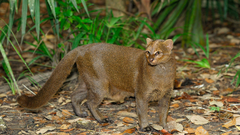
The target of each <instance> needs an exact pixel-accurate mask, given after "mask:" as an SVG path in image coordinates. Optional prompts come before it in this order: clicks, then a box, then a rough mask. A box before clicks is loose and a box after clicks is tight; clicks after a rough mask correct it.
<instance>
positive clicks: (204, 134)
mask: <svg viewBox="0 0 240 135" xmlns="http://www.w3.org/2000/svg"><path fill="white" fill-rule="evenodd" d="M195 135H209V134H208V131H207V130H205V129H204V128H203V127H202V126H200V127H198V128H197V129H196V131H195Z"/></svg>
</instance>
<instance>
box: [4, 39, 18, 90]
mask: <svg viewBox="0 0 240 135" xmlns="http://www.w3.org/2000/svg"><path fill="white" fill-rule="evenodd" d="M0 51H1V54H2V57H3V60H4V62H5V63H6V66H7V69H8V71H9V74H10V76H11V79H12V80H13V83H14V85H15V88H16V89H17V91H18V94H19V95H21V93H20V91H19V88H18V85H17V82H16V79H15V77H14V75H13V72H12V68H11V66H10V63H9V61H8V58H7V55H6V53H5V50H4V49H3V45H2V43H0ZM12 92H13V94H15V90H13V91H12Z"/></svg>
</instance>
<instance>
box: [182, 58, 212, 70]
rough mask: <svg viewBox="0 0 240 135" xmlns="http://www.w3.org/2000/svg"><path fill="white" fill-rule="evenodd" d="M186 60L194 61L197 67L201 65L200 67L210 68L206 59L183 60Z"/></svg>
mask: <svg viewBox="0 0 240 135" xmlns="http://www.w3.org/2000/svg"><path fill="white" fill-rule="evenodd" d="M184 61H187V62H191V63H195V64H197V65H196V66H197V67H202V68H210V64H209V62H208V60H207V59H205V58H203V59H202V60H201V61H194V60H184Z"/></svg>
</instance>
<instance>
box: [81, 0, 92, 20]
mask: <svg viewBox="0 0 240 135" xmlns="http://www.w3.org/2000/svg"><path fill="white" fill-rule="evenodd" d="M81 1H82V4H83V8H84V9H85V11H86V13H87V15H88V17H90V15H89V13H88V9H87V5H86V2H85V0H81Z"/></svg>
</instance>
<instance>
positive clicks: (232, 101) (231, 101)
mask: <svg viewBox="0 0 240 135" xmlns="http://www.w3.org/2000/svg"><path fill="white" fill-rule="evenodd" d="M224 100H225V101H227V102H229V103H239V102H240V99H239V98H234V97H226V98H224Z"/></svg>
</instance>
